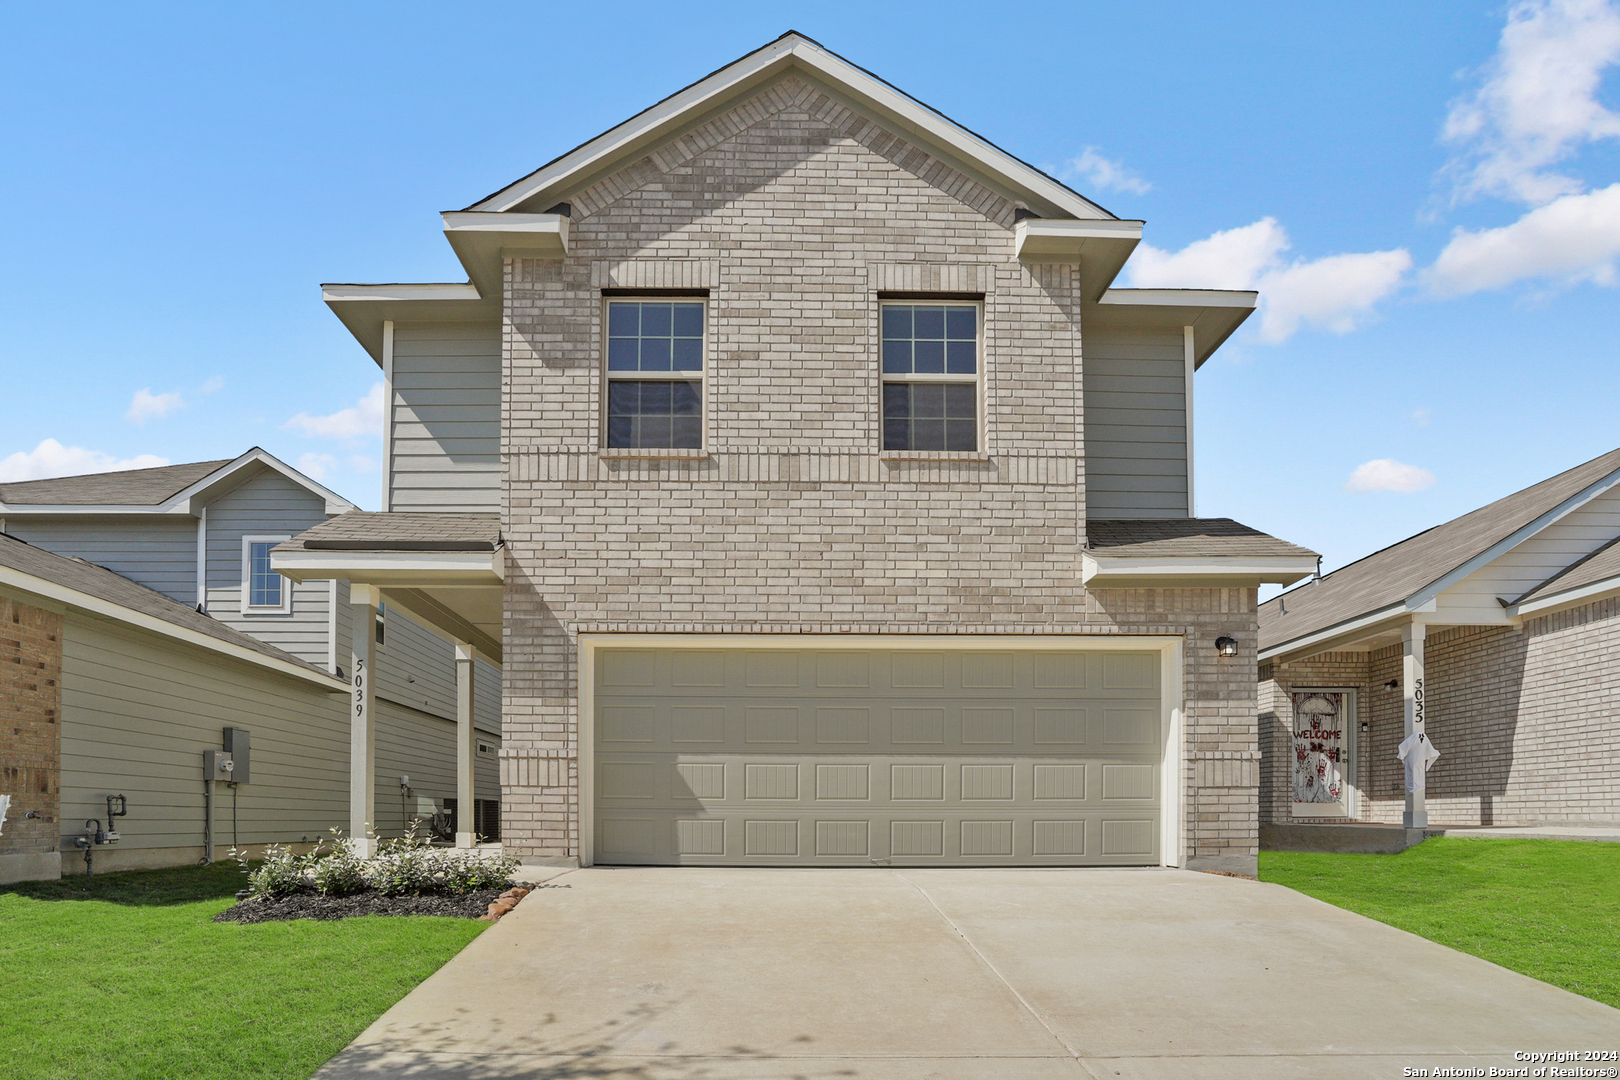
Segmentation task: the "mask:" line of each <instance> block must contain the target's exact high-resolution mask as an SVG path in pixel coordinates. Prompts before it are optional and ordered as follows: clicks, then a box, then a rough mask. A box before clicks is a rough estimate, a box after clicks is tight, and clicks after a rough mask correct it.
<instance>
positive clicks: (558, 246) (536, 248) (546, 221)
mask: <svg viewBox="0 0 1620 1080" xmlns="http://www.w3.org/2000/svg"><path fill="white" fill-rule="evenodd" d="M440 217H442V218H443V220H444V236H445V239H447V240H449V241H450V247H451V248H453V249H454V250H455V253H456V258H458V259H460V260H461V265H462V266H464V267H466V269H467V278H468V280H469V281H470V282H471V283H472V284H473V285H474V286H475V287H476V288H477V289H478V294H479V295H480V296H493V297H499V296H501V295H502V291H503V289H504V287H505V282H504V280H503V278H504V275H505V262H504V260H506V259H508V258H513V259H561V258H563V257H564V256H566V255H567V254H568V218H567V217H566V216H565V215H563V214H516V213H504V214H491V213H485V212H482V211H473V210H453V211H447V212H446V213H444V214H441V215H440Z"/></svg>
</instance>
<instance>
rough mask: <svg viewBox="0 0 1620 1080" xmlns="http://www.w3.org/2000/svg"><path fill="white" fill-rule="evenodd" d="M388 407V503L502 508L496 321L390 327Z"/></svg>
mask: <svg viewBox="0 0 1620 1080" xmlns="http://www.w3.org/2000/svg"><path fill="white" fill-rule="evenodd" d="M389 408H390V409H392V411H393V415H392V422H393V432H392V444H391V447H390V460H389V481H388V482H389V504H390V505H389V507H388V508H389V509H392V510H437V511H445V512H450V511H497V510H499V509H500V508H501V448H500V443H501V430H500V429H501V343H500V333H499V330H498V329H497V328H496V327H493V326H489V327H484V326H399V327H396V328H395V331H394V369H393V398H392V400H391V401H390V402H389Z"/></svg>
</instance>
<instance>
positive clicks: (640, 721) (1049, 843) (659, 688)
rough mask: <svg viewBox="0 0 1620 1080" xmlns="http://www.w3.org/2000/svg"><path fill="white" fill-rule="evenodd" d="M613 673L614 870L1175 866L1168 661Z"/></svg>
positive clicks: (599, 769)
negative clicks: (1164, 741)
mask: <svg viewBox="0 0 1620 1080" xmlns="http://www.w3.org/2000/svg"><path fill="white" fill-rule="evenodd" d="M597 658H598V659H597V665H596V674H597V678H598V684H597V687H596V701H597V708H596V717H595V732H596V739H595V750H594V759H595V766H594V770H593V782H594V785H595V795H594V802H595V829H594V831H595V842H594V846H595V852H596V858H597V859H598V860H599V861H601V862H604V863H627V864H683V863H691V864H696V865H760V866H767V865H790V866H791V865H843V866H863V865H874V864H877V865H896V866H904V865H915V866H952V865H971V866H997V865H1080V864H1086V865H1092V864H1095V865H1134V864H1142V863H1153V862H1157V861H1159V854H1160V853H1159V851H1158V844H1159V805H1158V802H1159V789H1160V781H1161V777H1162V764H1161V750H1160V739H1161V733H1160V726H1161V717H1160V713H1159V706H1158V699H1157V692H1158V691H1157V688H1158V681H1159V657H1158V654H1157V653H1154V652H1146V651H1144V652H1141V653H1106V652H1084V651H1074V652H1038V651H1034V650H1026V651H1019V650H1015V649H1007V650H984V651H976V650H950V649H942V650H916V651H913V650H894V651H884V650H830V649H803V650H800V649H786V650H775V649H759V648H755V649H748V648H737V649H724V650H719V649H704V650H673V649H660V650H651V649H646V650H625V651H623V653H622V654H620V655H617V656H616V654H615V651H613V650H600V651H599V652H598V654H597Z"/></svg>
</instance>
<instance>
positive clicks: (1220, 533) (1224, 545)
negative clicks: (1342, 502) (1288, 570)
mask: <svg viewBox="0 0 1620 1080" xmlns="http://www.w3.org/2000/svg"><path fill="white" fill-rule="evenodd" d="M1086 547H1087V548H1089V549H1091V550H1093V551H1098V552H1106V553H1107V554H1110V555H1131V556H1142V557H1157V556H1191V557H1201V558H1220V557H1223V556H1249V555H1302V556H1308V557H1310V558H1313V559H1314V558H1316V552H1314V551H1311V550H1310V549H1308V548H1302V547H1300V546H1299V545H1298V544H1290V543H1289V542H1288V541H1286V540H1279V539H1277V538H1276V537H1275V536H1269V535H1267V534H1266V533H1263V532H1261V531H1260V530H1259V529H1251V528H1249V527H1248V526H1247V525H1244V524H1242V523H1240V522H1236V521H1233V520H1232V519H1231V518H1110V519H1105V520H1101V521H1098V520H1090V521H1087V522H1086Z"/></svg>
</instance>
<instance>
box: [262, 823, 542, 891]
mask: <svg viewBox="0 0 1620 1080" xmlns="http://www.w3.org/2000/svg"><path fill="white" fill-rule="evenodd" d="M230 854H231V855H232V857H234V858H235V859H236V861H237V862H238V863H239V864H241V866H242V870H243V872H244V873H246V874H247V875H248V891H249V893H251V894H252V895H253V896H254V897H255V898H258V899H266V900H279V899H281V898H283V897H287V896H295V895H297V894H299V893H307V892H318V893H320V894H321V895H323V896H353V895H354V894H356V893H362V892H365V891H366V890H368V889H375V890H376V891H377V892H380V893H382V894H383V895H384V896H462V895H465V894H467V893H470V892H477V891H479V890H480V889H492V888H498V887H505V886H506V885H508V884H510V883H511V879H512V875H513V874H514V873H516V872H517V868H518V865H519V863H518V859H517V858H516V856H512V855H491V854H489V853H487V852H481V851H477V850H474V849H468V848H436V847H434V846H432V845H431V844H430V843H429V842H428V840H427V839H426V838H425V837H421V836H418V835H417V833H416V824H415V823H412V825H411V826H410V828H409V829H408V830H407V831H406V833H405V835H404V836H402V837H400V838H398V839H396V840H384V841H381V842H380V843H379V844H378V850H377V854H375V855H373V856H372V857H371V858H369V859H362V858H360V857H359V856H358V855H355V854H354V852H353V851H352V850H351V849H350V848H349V846H348V845H347V844H346V843H344V842H343V832H342V830H340V829H333V830H332V839H331V840H330V841H327V840H322V841H321V842H320V843H319V844H316V845H315V848H314V850H312V851H311V852H309V853H308V854H307V855H295V854H293V852H292V849H291V848H289V847H287V846H285V845H282V844H272V845H270V846H269V847H268V848H266V849H265V854H264V862H263V863H262V864H261V865H260V866H258V867H257V868H250V867H249V864H248V860H247V854H246V853H245V852H240V851H237V850H235V849H234V848H233V849H232V850H231V853H230Z"/></svg>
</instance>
